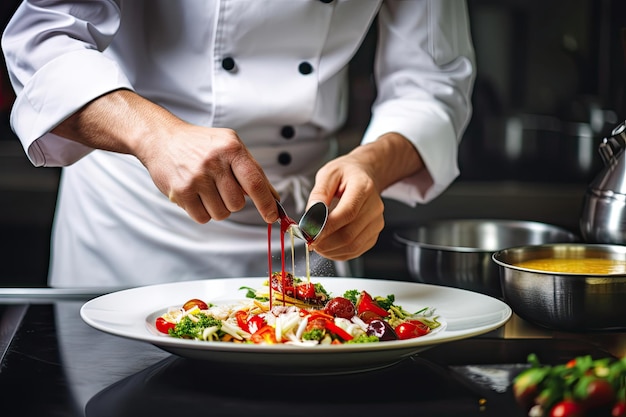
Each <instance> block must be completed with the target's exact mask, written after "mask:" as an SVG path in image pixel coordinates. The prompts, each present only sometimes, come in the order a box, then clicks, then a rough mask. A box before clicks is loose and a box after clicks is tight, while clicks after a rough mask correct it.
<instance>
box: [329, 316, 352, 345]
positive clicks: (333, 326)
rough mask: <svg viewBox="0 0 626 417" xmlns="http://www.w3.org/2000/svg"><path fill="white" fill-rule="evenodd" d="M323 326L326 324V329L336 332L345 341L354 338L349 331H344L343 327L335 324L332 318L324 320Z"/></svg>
mask: <svg viewBox="0 0 626 417" xmlns="http://www.w3.org/2000/svg"><path fill="white" fill-rule="evenodd" d="M325 326H326V330H328V331H329V332H331V333H334V334H336V335H337V336H339V337H340V338H342V339H343V340H344V341H346V342H347V341H349V340H352V339H354V337H353V336H352V335H351V334H350V333H348V332H346V331H345V330H344V329H342V328H341V327H339V326H337V325H336V324H335V322H334V321H332V320H326V324H325Z"/></svg>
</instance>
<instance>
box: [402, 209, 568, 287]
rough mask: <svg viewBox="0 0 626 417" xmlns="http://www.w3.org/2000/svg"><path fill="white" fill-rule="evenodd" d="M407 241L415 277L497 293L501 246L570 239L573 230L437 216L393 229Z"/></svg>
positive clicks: (508, 221)
mask: <svg viewBox="0 0 626 417" xmlns="http://www.w3.org/2000/svg"><path fill="white" fill-rule="evenodd" d="M394 237H395V239H396V240H397V241H398V242H400V243H402V244H403V245H405V246H406V258H407V266H408V270H409V274H410V275H411V277H412V278H413V279H415V280H416V281H418V282H423V283H427V284H437V285H444V286H449V287H456V288H462V289H467V290H471V291H476V292H480V293H483V294H487V295H490V296H493V297H497V298H502V289H501V286H500V275H499V271H498V267H497V265H496V264H494V263H493V261H492V259H491V256H492V254H493V253H494V252H495V251H498V250H500V249H504V248H508V247H513V246H521V245H535V244H542V243H552V242H574V241H576V240H577V239H578V238H577V236H576V235H575V234H573V233H571V232H569V231H567V230H565V229H563V228H560V227H557V226H553V225H549V224H545V223H539V222H532V221H519V220H492V219H486V220H481V219H459V220H455V219H453V220H439V221H434V222H430V223H427V224H425V225H422V226H418V227H415V228H407V229H403V230H398V231H396V232H395V234H394Z"/></svg>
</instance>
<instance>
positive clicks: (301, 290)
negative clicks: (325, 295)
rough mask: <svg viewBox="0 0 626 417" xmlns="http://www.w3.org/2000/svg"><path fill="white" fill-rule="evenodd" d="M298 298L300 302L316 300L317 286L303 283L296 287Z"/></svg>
mask: <svg viewBox="0 0 626 417" xmlns="http://www.w3.org/2000/svg"><path fill="white" fill-rule="evenodd" d="M296 298H297V299H299V300H307V299H311V298H315V284H312V283H303V284H298V285H297V286H296Z"/></svg>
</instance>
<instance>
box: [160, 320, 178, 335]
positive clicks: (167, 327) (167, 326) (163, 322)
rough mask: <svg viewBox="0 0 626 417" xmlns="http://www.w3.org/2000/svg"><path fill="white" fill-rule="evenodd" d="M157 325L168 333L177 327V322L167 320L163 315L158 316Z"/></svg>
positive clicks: (161, 330) (163, 331)
mask: <svg viewBox="0 0 626 417" xmlns="http://www.w3.org/2000/svg"><path fill="white" fill-rule="evenodd" d="M155 326H156V328H157V330H158V331H160V332H161V333H165V334H168V333H169V330H170V329H173V328H174V327H176V324H174V323H172V322H169V321H167V320H165V319H164V318H163V317H157V319H156V322H155Z"/></svg>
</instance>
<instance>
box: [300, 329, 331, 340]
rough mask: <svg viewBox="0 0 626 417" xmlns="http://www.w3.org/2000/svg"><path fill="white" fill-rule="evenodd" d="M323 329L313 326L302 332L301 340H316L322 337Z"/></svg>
mask: <svg viewBox="0 0 626 417" xmlns="http://www.w3.org/2000/svg"><path fill="white" fill-rule="evenodd" d="M324 334H325V332H324V329H320V328H314V329H311V330H309V331H308V332H304V333H303V334H302V340H317V341H318V342H319V341H320V340H322V339H323V338H324Z"/></svg>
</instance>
